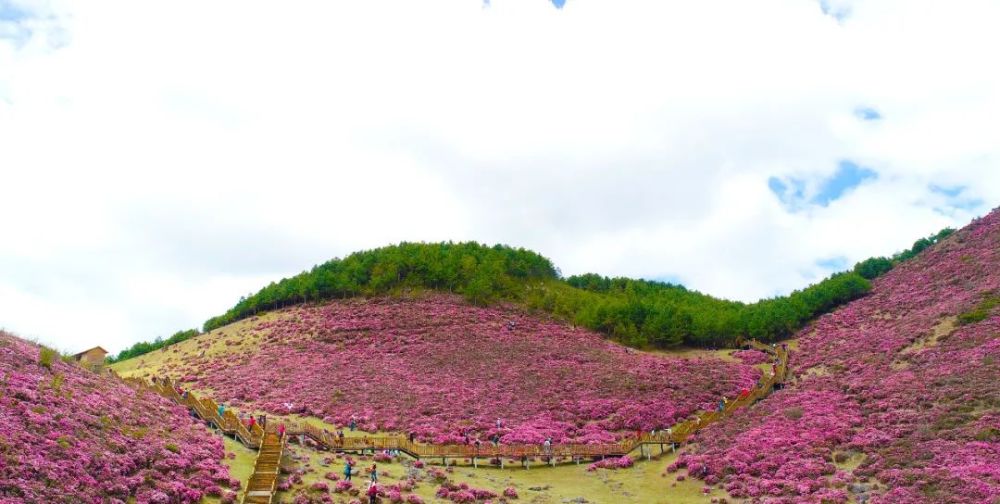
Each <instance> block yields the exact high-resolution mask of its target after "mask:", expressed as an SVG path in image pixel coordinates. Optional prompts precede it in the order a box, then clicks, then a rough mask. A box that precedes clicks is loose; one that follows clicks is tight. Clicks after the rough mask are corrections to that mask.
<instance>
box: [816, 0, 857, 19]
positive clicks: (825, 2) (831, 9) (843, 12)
mask: <svg viewBox="0 0 1000 504" xmlns="http://www.w3.org/2000/svg"><path fill="white" fill-rule="evenodd" d="M819 8H820V9H822V10H823V14H826V15H827V16H830V17H832V18H834V19H836V20H837V21H843V20H845V19H847V15H848V14H850V11H849V10H848V9H847V7H843V6H837V5H832V2H830V0H819Z"/></svg>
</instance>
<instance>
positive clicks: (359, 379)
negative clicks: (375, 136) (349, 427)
mask: <svg viewBox="0 0 1000 504" xmlns="http://www.w3.org/2000/svg"><path fill="white" fill-rule="evenodd" d="M509 322H513V323H514V328H513V329H509V328H508V323H509ZM255 329H256V330H257V331H259V332H260V333H261V334H263V335H264V336H263V339H262V341H261V342H260V343H253V344H250V345H246V347H250V348H246V347H244V345H242V343H241V342H240V339H241V338H242V336H240V335H239V334H236V333H235V331H232V330H231V329H230V330H229V331H230V332H229V333H226V334H224V335H222V336H218V337H221V338H225V339H226V341H227V344H228V345H230V348H231V349H232V351H231V352H229V353H226V354H224V355H222V356H217V357H208V356H204V357H202V356H196V355H193V354H191V353H187V354H184V355H183V356H181V355H178V356H177V358H175V359H174V360H172V361H170V363H168V364H167V367H166V370H167V372H168V373H169V374H170V375H171V376H173V377H176V378H182V379H185V380H188V381H189V383H190V384H191V385H192V386H195V387H197V388H201V389H205V390H209V391H211V393H212V394H213V395H214V396H215V397H217V398H218V399H219V400H222V401H226V402H227V403H228V404H232V405H234V406H237V407H247V408H257V409H263V410H266V411H269V412H272V413H276V414H285V413H288V412H289V411H291V412H295V413H300V414H306V415H311V416H314V417H317V418H322V419H326V420H327V421H328V422H331V423H336V424H340V425H345V424H347V423H349V422H350V420H351V418H352V417H354V416H356V417H357V421H358V425H359V427H360V428H363V429H364V430H368V431H375V430H381V431H406V432H413V433H415V434H416V435H417V437H418V438H419V439H421V440H424V441H429V442H435V443H442V442H461V441H463V440H464V435H465V433H469V435H470V436H471V437H473V438H474V437H481V438H482V439H483V440H484V442H485V440H486V439H487V438H488V437H490V436H492V435H494V434H500V435H501V436H502V440H503V441H504V442H509V443H513V442H529V443H541V442H542V441H544V440H545V438H546V437H552V438H553V442H557V443H558V442H563V441H569V440H574V441H580V442H607V441H612V440H615V439H616V438H617V437H620V433H621V432H623V431H634V430H636V429H642V430H645V431H648V430H650V429H652V428H658V427H666V426H669V425H672V424H673V423H674V422H675V421H677V420H678V419H681V418H684V417H685V416H687V415H689V414H691V413H693V412H694V411H696V410H698V409H703V408H710V407H712V406H713V405H714V404H715V402H717V401H718V399H719V397H721V396H722V395H723V394H728V395H729V396H730V397H732V396H734V395H735V394H736V393H737V391H739V390H740V388H742V387H744V386H750V385H752V384H753V383H754V382H755V380H756V379H757V378H758V377H759V376H760V371H758V370H757V369H754V367H753V366H751V365H748V364H743V363H739V362H724V361H722V360H720V359H711V358H700V359H687V360H685V359H680V358H672V357H666V356H660V355H652V354H645V353H641V352H635V351H632V350H628V351H626V350H625V349H624V348H623V347H620V346H618V345H615V344H612V343H609V342H607V341H605V340H604V339H602V338H601V336H599V335H597V334H595V333H592V332H589V331H585V330H583V329H576V328H573V327H571V326H569V325H566V324H564V323H559V322H555V321H552V320H548V319H545V318H540V317H537V316H533V315H531V314H528V313H527V312H525V311H522V310H520V309H517V308H513V307H500V308H477V307H474V306H470V305H468V304H466V303H465V302H463V301H462V300H460V299H459V298H457V297H452V296H447V295H440V294H436V295H429V296H425V297H422V298H419V299H415V300H413V299H410V300H403V299H389V298H380V299H372V300H351V301H344V302H334V303H328V304H324V305H320V306H309V307H299V308H292V309H289V310H287V311H285V312H284V313H283V316H281V317H278V318H277V319H276V320H271V321H267V322H264V321H258V322H257V324H256V326H255ZM226 331H227V329H224V330H223V332H226ZM212 337H215V336H212ZM202 338H205V337H202ZM208 344H209V343H208V341H207V340H206V341H205V342H204V343H202V345H204V346H205V347H207V345H208ZM286 403H290V404H291V408H288V407H287V405H286ZM497 419H501V420H502V422H503V426H502V428H501V429H499V430H498V429H496V420H497Z"/></svg>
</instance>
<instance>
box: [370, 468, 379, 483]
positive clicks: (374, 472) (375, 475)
mask: <svg viewBox="0 0 1000 504" xmlns="http://www.w3.org/2000/svg"><path fill="white" fill-rule="evenodd" d="M371 478H372V483H375V482H377V481H378V468H377V467H375V464H372V470H371Z"/></svg>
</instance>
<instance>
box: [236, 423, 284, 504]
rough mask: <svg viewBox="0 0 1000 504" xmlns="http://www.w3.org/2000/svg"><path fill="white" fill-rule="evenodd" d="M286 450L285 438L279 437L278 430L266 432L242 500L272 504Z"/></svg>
mask: <svg viewBox="0 0 1000 504" xmlns="http://www.w3.org/2000/svg"><path fill="white" fill-rule="evenodd" d="M284 450H285V443H284V439H281V438H280V437H278V433H277V432H274V431H271V430H269V431H267V432H265V433H264V437H263V440H262V441H261V443H260V449H259V450H258V451H257V460H256V462H254V466H253V474H251V475H250V480H249V481H247V484H246V488H245V489H244V492H243V500H242V501H241V502H243V503H244V504H271V501H272V499H274V491H275V488H276V487H277V485H278V472H279V471H280V469H281V467H280V466H281V456H282V453H283V452H284Z"/></svg>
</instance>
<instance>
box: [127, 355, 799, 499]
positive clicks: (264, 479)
mask: <svg viewBox="0 0 1000 504" xmlns="http://www.w3.org/2000/svg"><path fill="white" fill-rule="evenodd" d="M746 345H747V346H749V347H750V348H754V349H757V350H760V351H763V352H766V353H769V354H771V355H773V356H775V358H776V360H777V362H776V364H775V366H774V373H772V374H768V373H765V374H764V376H763V377H762V378H761V380H760V381H759V382H758V384H757V385H756V386H755V387H754V388H752V389H750V391H749V393H748V394H742V395H740V396H738V397H736V398H735V399H733V400H731V401H728V402H727V403H725V405H724V407H723V408H722V409H716V410H712V411H707V412H703V413H701V414H699V415H695V416H694V417H693V418H691V419H689V420H685V421H683V422H680V423H677V424H675V425H673V426H672V427H671V428H670V429H667V430H664V431H658V432H655V433H652V432H648V433H641V434H639V435H637V436H633V437H628V438H626V439H623V440H622V441H619V442H617V443H605V444H580V443H561V444H552V445H551V446H548V447H545V446H541V445H538V444H493V443H489V442H486V443H481V444H480V445H478V446H476V445H472V444H424V443H416V442H411V441H410V440H409V439H408V438H407V437H405V436H358V437H355V436H352V437H345V438H343V439H340V438H338V437H337V436H335V435H334V434H333V433H331V432H329V431H327V430H324V429H320V428H318V427H315V426H313V425H310V424H308V423H289V425H287V431H286V437H288V436H303V437H308V438H309V439H311V440H312V441H313V442H315V443H316V444H317V445H319V446H321V447H323V448H326V449H328V450H334V451H342V452H360V451H366V450H371V451H380V450H399V451H400V452H404V453H406V454H408V455H410V456H412V457H414V458H441V459H448V458H465V459H472V461H473V463H474V464H475V463H477V460H478V459H483V458H486V459H500V461H501V465H502V464H503V460H504V459H508V460H511V459H512V460H522V461H524V462H525V464H527V460H528V459H530V458H536V457H541V458H543V459H546V460H548V461H549V462H550V463H553V464H554V463H555V460H556V459H569V460H573V461H576V462H579V461H580V460H581V459H584V458H603V457H621V456H625V455H628V454H629V453H632V452H633V451H635V450H636V449H637V448H639V449H641V448H642V447H644V446H646V445H659V446H660V448H661V450H662V449H663V447H664V446H667V445H669V446H671V447H674V446H676V445H678V444H682V443H684V442H686V441H688V439H690V437H691V436H693V435H694V434H695V433H697V432H698V431H699V430H701V429H704V428H705V427H707V426H708V425H711V424H712V423H715V422H718V421H719V420H722V419H724V418H726V417H728V416H730V415H732V414H733V412H735V411H737V410H739V409H740V408H744V407H747V406H750V405H751V404H753V403H754V402H756V401H758V400H760V399H762V398H764V397H766V396H767V395H768V394H770V393H771V391H772V390H773V389H774V388H775V387H776V386H777V385H779V384H782V383H784V381H785V378H786V376H787V374H788V352H787V351H786V349H785V348H784V347H783V346H769V345H765V344H762V343H759V342H757V341H750V342H748V343H746ZM111 373H112V374H115V373H114V371H111ZM115 376H118V375H117V374H115ZM123 380H124V381H125V382H126V383H129V384H131V385H133V386H135V387H141V388H145V389H150V390H153V391H155V392H157V393H159V394H161V395H163V396H165V397H167V398H169V399H171V400H173V401H175V402H177V403H179V404H182V405H185V406H187V407H188V408H189V409H190V410H192V411H194V412H195V414H196V415H198V416H199V417H200V418H201V419H202V420H204V421H205V422H207V423H209V424H211V425H214V426H215V427H216V428H218V429H219V430H221V431H223V432H225V433H227V434H230V435H232V436H233V437H235V438H236V439H237V440H239V441H240V442H241V443H243V444H244V445H246V446H247V447H250V448H257V449H258V454H257V460H256V462H255V465H254V474H253V475H251V476H250V480H249V481H248V483H247V487H246V489H245V492H244V497H243V502H244V503H254V504H257V503H270V502H271V499H272V498H273V495H274V488H275V485H276V481H277V470H278V464H279V463H280V460H281V454H282V453H283V450H284V439H280V438H279V437H278V435H277V433H276V432H274V427H273V425H269V426H268V429H267V430H266V431H265V430H264V429H263V428H261V426H260V425H259V424H254V425H253V427H252V428H247V426H246V425H244V424H243V422H241V421H240V419H239V417H237V416H236V414H235V413H234V412H233V411H232V410H230V409H225V410H224V412H223V414H222V415H221V416H220V415H219V412H218V407H219V405H218V404H217V403H216V402H215V401H214V400H213V399H211V398H203V399H199V398H198V397H197V396H196V395H195V394H194V393H193V392H188V393H187V395H186V397H183V396H181V395H180V394H178V393H177V389H176V387H175V385H174V383H173V382H172V381H171V380H170V379H169V378H156V379H155V380H154V382H153V383H150V382H147V381H146V380H143V379H140V378H124V379H123Z"/></svg>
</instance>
